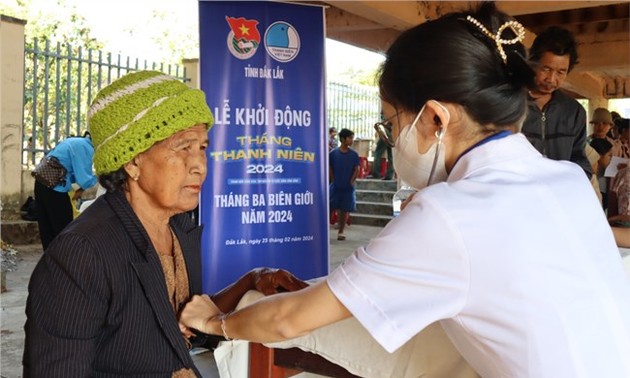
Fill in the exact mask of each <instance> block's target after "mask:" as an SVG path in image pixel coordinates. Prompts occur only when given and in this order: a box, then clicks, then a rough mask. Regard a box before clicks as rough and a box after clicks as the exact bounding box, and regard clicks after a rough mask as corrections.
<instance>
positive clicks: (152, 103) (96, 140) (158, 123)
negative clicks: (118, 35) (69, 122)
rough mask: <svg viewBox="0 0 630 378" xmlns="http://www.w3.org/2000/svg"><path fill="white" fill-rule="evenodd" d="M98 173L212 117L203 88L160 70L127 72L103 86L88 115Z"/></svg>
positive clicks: (207, 125)
mask: <svg viewBox="0 0 630 378" xmlns="http://www.w3.org/2000/svg"><path fill="white" fill-rule="evenodd" d="M87 121H88V126H89V129H90V134H91V136H92V142H93V144H94V168H95V169H96V174H97V175H103V174H107V173H111V172H114V171H116V170H118V169H120V168H121V167H122V166H123V165H125V164H127V163H128V162H130V161H131V159H133V158H134V157H136V156H137V155H138V154H140V153H142V152H144V151H146V150H148V149H149V148H151V146H153V145H154V144H155V143H157V142H160V141H162V140H164V139H166V138H168V137H170V136H171V135H173V134H175V133H177V132H179V131H182V130H186V129H188V128H190V127H192V126H195V125H197V124H200V123H203V124H205V125H206V128H207V129H210V127H212V124H213V123H214V118H213V117H212V113H211V112H210V109H209V108H208V105H207V104H206V97H205V95H204V93H203V92H202V91H200V90H198V89H191V88H190V87H188V86H187V85H186V84H184V83H182V82H181V81H180V80H178V79H176V78H174V77H172V76H168V75H165V74H163V73H161V72H156V71H139V72H133V73H130V74H127V75H125V76H123V77H121V78H120V79H118V80H116V81H114V82H113V83H111V84H110V85H109V86H107V87H105V88H103V89H102V90H101V91H100V92H99V93H98V95H96V98H95V99H94V101H93V102H92V105H91V106H90V109H89V110H88V116H87Z"/></svg>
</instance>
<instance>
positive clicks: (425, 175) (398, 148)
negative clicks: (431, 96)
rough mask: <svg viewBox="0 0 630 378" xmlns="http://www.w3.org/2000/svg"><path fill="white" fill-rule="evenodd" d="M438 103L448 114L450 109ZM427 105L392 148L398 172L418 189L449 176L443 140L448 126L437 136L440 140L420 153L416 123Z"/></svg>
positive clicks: (407, 182)
mask: <svg viewBox="0 0 630 378" xmlns="http://www.w3.org/2000/svg"><path fill="white" fill-rule="evenodd" d="M436 103H437V104H438V105H440V106H441V107H442V108H443V109H444V111H445V112H446V113H447V114H448V110H447V109H446V108H445V107H444V106H443V105H441V104H440V103H439V102H437V101H436ZM425 106H426V105H425ZM425 106H423V107H422V109H420V112H419V113H418V115H417V116H416V118H415V119H414V121H413V123H412V124H411V125H407V126H405V127H404V128H403V129H402V131H401V133H400V135H399V136H398V139H397V140H396V143H395V146H394V148H393V149H392V154H393V158H394V169H395V170H396V174H397V175H398V177H400V179H401V180H402V181H404V182H405V183H406V184H407V185H409V186H411V187H413V188H415V189H417V190H420V189H422V188H424V187H426V186H429V185H430V184H434V183H437V182H442V181H446V178H447V177H448V173H447V172H446V163H445V161H444V157H445V153H444V143H443V142H442V138H443V137H444V134H445V133H446V128H443V129H442V131H441V132H440V134H439V135H438V136H437V137H438V140H437V141H436V142H434V143H433V144H432V145H431V147H430V148H429V150H428V151H427V152H425V153H423V154H421V153H418V136H417V134H418V130H417V129H416V123H417V122H418V120H419V119H420V116H421V115H422V112H423V111H424V108H425ZM447 122H448V120H447ZM445 123H446V122H445Z"/></svg>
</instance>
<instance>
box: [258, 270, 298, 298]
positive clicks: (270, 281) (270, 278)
mask: <svg viewBox="0 0 630 378" xmlns="http://www.w3.org/2000/svg"><path fill="white" fill-rule="evenodd" d="M249 275H250V276H251V279H252V283H253V285H254V287H255V288H256V290H258V291H260V292H261V293H263V294H265V295H271V294H276V293H278V292H282V291H296V290H300V289H303V288H305V287H307V286H308V284H307V283H306V282H304V281H302V280H300V279H299V278H297V277H295V276H294V275H293V274H291V273H289V272H287V271H286V270H284V269H272V268H256V269H252V270H251V271H250V272H249Z"/></svg>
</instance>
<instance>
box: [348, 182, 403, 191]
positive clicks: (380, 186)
mask: <svg viewBox="0 0 630 378" xmlns="http://www.w3.org/2000/svg"><path fill="white" fill-rule="evenodd" d="M356 189H357V191H359V190H387V191H392V192H395V191H396V190H398V182H396V180H379V179H358V180H357V181H356Z"/></svg>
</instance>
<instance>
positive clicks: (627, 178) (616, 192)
mask: <svg viewBox="0 0 630 378" xmlns="http://www.w3.org/2000/svg"><path fill="white" fill-rule="evenodd" d="M618 169H619V170H618V171H617V174H616V175H615V177H613V179H612V180H611V182H610V190H609V193H608V221H609V222H610V224H611V225H613V226H622V227H630V166H628V165H627V164H620V165H619V167H618Z"/></svg>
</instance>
